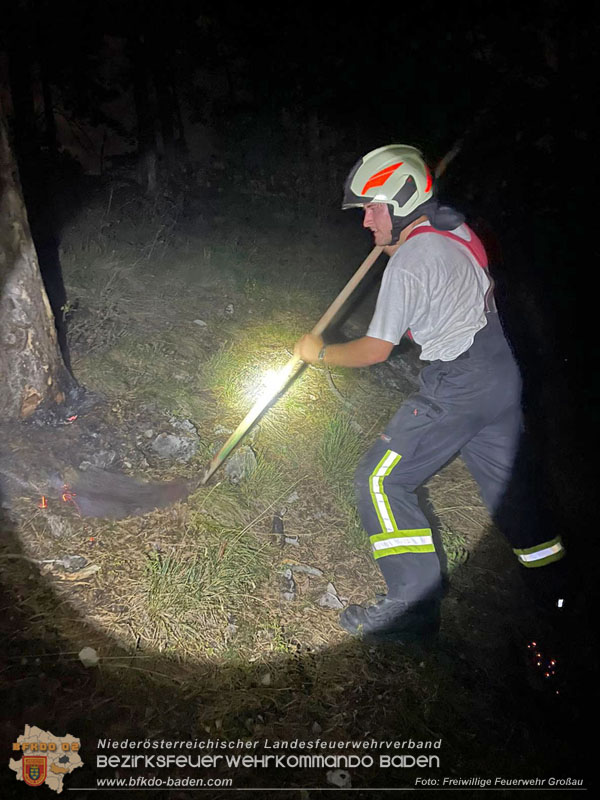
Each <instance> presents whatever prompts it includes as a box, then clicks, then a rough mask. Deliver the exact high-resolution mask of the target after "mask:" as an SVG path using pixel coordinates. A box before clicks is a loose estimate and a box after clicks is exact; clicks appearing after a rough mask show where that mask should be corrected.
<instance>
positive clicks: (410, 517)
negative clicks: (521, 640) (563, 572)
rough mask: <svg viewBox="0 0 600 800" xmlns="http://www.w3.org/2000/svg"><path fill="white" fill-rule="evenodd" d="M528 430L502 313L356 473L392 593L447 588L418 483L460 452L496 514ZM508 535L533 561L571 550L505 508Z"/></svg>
mask: <svg viewBox="0 0 600 800" xmlns="http://www.w3.org/2000/svg"><path fill="white" fill-rule="evenodd" d="M521 430H522V414H521V378H520V374H519V369H518V366H517V364H516V362H515V360H514V358H513V355H512V352H511V350H510V347H509V345H508V343H507V341H506V338H505V336H504V333H503V331H502V327H501V324H500V321H499V319H498V315H497V313H495V312H491V313H488V314H487V324H486V325H485V327H484V328H483V329H482V330H480V331H479V332H478V333H477V334H476V336H475V339H474V341H473V344H472V345H471V347H470V348H469V349H468V350H467V351H466V352H465V353H463V354H462V355H460V356H459V357H458V358H456V359H454V361H434V362H432V363H431V364H430V365H428V366H426V367H424V369H423V370H422V372H421V376H420V389H419V391H418V392H417V393H416V394H413V395H412V396H411V397H409V398H408V399H407V400H406V401H405V402H404V403H403V404H402V405H401V406H400V408H399V410H398V412H397V413H396V414H395V416H394V417H393V419H392V420H391V422H390V423H389V425H388V426H387V428H386V430H385V432H384V434H382V436H381V437H380V438H378V439H377V441H376V443H375V444H374V445H373V446H372V447H371V449H370V450H369V451H368V452H367V453H366V455H365V456H364V457H363V459H362V460H361V462H360V464H359V467H358V469H357V472H356V493H357V499H358V510H359V513H360V515H361V519H362V523H363V526H364V528H365V530H366V531H367V533H368V534H369V537H370V541H371V547H372V551H373V556H374V558H375V559H376V560H377V564H378V566H379V567H380V569H381V572H382V573H383V577H384V578H385V581H386V583H387V585H388V596H389V597H393V598H397V599H399V600H403V601H405V602H406V604H407V605H411V606H412V605H415V604H418V603H419V602H420V601H428V600H437V599H439V597H440V596H441V571H440V563H439V560H438V556H437V554H436V552H435V548H434V544H433V538H432V532H431V528H430V525H429V522H428V521H427V518H426V517H425V515H424V513H423V511H422V510H421V508H420V506H419V503H418V500H417V495H416V494H415V491H416V489H418V487H419V486H420V485H421V484H423V483H424V482H425V481H426V480H427V479H428V478H430V477H431V476H432V475H433V474H434V473H435V472H437V471H438V470H439V469H440V468H441V467H443V466H444V464H446V463H447V462H448V461H449V460H450V459H451V458H452V457H453V456H455V455H456V454H457V453H460V454H461V455H462V457H463V459H464V461H465V463H466V465H467V467H468V468H469V470H470V472H471V474H472V475H473V477H474V478H475V480H476V481H477V483H478V484H479V488H480V491H481V495H482V498H483V500H484V502H485V504H486V506H487V508H488V510H489V511H490V514H491V515H492V517H493V518H497V517H498V512H499V511H500V509H501V507H502V505H503V501H504V496H505V494H507V489H508V487H509V484H510V483H511V474H512V471H513V463H514V462H515V456H516V454H517V448H518V447H519V440H520V437H521ZM500 516H501V517H502V519H503V521H504V524H502V525H501V528H502V531H503V533H504V534H505V535H506V536H507V538H508V540H509V542H510V544H511V545H512V547H513V550H514V552H515V554H516V555H517V557H518V558H519V560H520V562H521V563H522V564H523V566H543V565H545V564H547V563H550V562H552V561H554V560H557V559H558V558H560V557H561V556H562V555H564V551H563V548H562V544H561V543H560V540H559V539H558V538H557V539H555V540H552V541H544V539H548V535H547V533H546V534H545V535H544V532H543V531H540V530H539V529H538V527H537V526H535V525H524V524H522V520H523V510H522V509H521V514H520V520H519V521H517V518H514V520H513V515H512V514H511V513H507V512H506V511H505V510H504V511H503V512H502V513H501V514H500Z"/></svg>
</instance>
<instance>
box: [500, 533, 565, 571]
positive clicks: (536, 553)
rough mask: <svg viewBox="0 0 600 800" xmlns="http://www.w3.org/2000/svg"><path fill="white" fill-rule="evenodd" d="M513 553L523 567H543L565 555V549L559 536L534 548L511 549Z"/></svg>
mask: <svg viewBox="0 0 600 800" xmlns="http://www.w3.org/2000/svg"><path fill="white" fill-rule="evenodd" d="M513 552H514V553H515V555H516V556H517V558H518V559H519V561H520V562H521V564H523V566H524V567H545V566H546V564H551V563H552V562H553V561H558V560H559V559H561V558H562V557H563V556H564V555H565V548H564V546H563V543H562V541H561V538H560V536H557V537H555V538H554V539H550V541H549V542H542V544H537V545H536V546H535V547H527V548H525V549H521V550H520V549H518V548H516V547H515V548H513Z"/></svg>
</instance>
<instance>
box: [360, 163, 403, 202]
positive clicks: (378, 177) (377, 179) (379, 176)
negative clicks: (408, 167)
mask: <svg viewBox="0 0 600 800" xmlns="http://www.w3.org/2000/svg"><path fill="white" fill-rule="evenodd" d="M402 164H404V161H398V163H397V164H391V165H390V166H389V167H385V169H382V170H380V171H379V172H376V173H375V175H371V177H370V178H369V180H368V181H367V182H366V183H365V185H364V187H363V190H362V192H361V194H365V192H367V191H368V190H369V189H372V188H373V187H374V186H383V184H384V183H385V182H386V181H387V179H388V178H389V177H390V175H391V174H392V173H393V172H395V171H396V170H397V169H398V167H401V166H402Z"/></svg>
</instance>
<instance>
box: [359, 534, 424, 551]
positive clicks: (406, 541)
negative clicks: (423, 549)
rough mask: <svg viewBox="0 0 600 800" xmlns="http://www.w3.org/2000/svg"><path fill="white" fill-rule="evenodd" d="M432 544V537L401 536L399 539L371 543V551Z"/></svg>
mask: <svg viewBox="0 0 600 800" xmlns="http://www.w3.org/2000/svg"><path fill="white" fill-rule="evenodd" d="M419 544H433V537H432V536H403V537H402V538H401V539H383V540H380V541H379V542H373V550H387V549H388V548H389V547H410V546H411V545H419Z"/></svg>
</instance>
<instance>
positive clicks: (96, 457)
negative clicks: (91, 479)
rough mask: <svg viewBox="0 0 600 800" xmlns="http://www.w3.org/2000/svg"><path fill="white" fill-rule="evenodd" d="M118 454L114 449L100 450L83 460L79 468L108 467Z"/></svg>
mask: <svg viewBox="0 0 600 800" xmlns="http://www.w3.org/2000/svg"><path fill="white" fill-rule="evenodd" d="M116 457H117V454H116V453H115V451H114V450H98V452H97V453H93V454H92V455H91V456H90V457H89V458H87V459H86V460H85V461H82V462H81V464H80V465H79V469H82V470H86V469H89V468H90V467H95V468H96V469H107V467H110V465H111V464H112V463H113V462H114V460H115V459H116Z"/></svg>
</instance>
